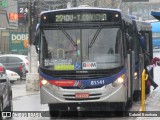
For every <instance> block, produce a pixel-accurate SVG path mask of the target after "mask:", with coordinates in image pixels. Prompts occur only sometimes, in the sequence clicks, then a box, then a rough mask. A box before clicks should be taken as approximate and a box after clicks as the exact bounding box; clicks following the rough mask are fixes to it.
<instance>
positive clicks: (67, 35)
mask: <svg viewBox="0 0 160 120" xmlns="http://www.w3.org/2000/svg"><path fill="white" fill-rule="evenodd" d="M59 29H60V30H61V31H62V32H63V33H64V34H65V36H66V37H67V38H68V40H69V41H70V42H71V43H72V44H73V45H74V46H77V44H76V43H75V42H74V40H73V39H72V38H71V36H69V34H68V33H67V32H66V31H65V30H64V29H63V28H59Z"/></svg>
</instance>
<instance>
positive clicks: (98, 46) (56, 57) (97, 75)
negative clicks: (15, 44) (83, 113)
mask: <svg viewBox="0 0 160 120" xmlns="http://www.w3.org/2000/svg"><path fill="white" fill-rule="evenodd" d="M136 26H138V24H137V23H135V24H134V23H133V21H132V19H131V18H129V17H128V18H127V17H123V16H122V13H121V10H118V9H107V8H94V7H93V8H92V7H78V8H69V9H61V10H52V11H46V12H42V13H41V15H40V22H39V25H38V26H37V30H36V40H35V43H34V44H35V46H36V50H37V52H38V53H39V74H40V96H41V104H48V105H49V110H50V114H51V116H56V115H58V113H59V111H61V110H63V111H64V110H66V111H67V110H72V109H75V108H77V107H80V108H83V110H99V109H103V110H104V109H105V108H108V103H110V104H109V105H110V106H109V107H111V108H114V109H115V110H116V111H120V110H121V111H125V108H126V106H127V105H129V106H132V103H133V100H138V99H139V95H140V94H139V92H140V89H141V83H140V80H141V73H142V70H143V68H142V67H144V66H143V64H144V63H143V58H142V57H140V56H141V54H142V50H141V48H140V45H139V44H140V42H139V40H140V39H139V38H140V36H141V34H140V33H141V31H143V32H146V31H149V32H148V35H150V32H151V29H150V30H148V29H140V30H138V29H137V28H138V27H136ZM141 26H143V25H141ZM145 27H146V25H145V26H144V28H145ZM140 28H143V27H140ZM150 28H151V27H150ZM146 34H147V32H146ZM93 108H95V109H93Z"/></svg>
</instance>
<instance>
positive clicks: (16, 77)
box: [6, 70, 20, 83]
mask: <svg viewBox="0 0 160 120" xmlns="http://www.w3.org/2000/svg"><path fill="white" fill-rule="evenodd" d="M6 74H7V77H8V79H9V81H10V82H11V83H13V82H15V81H17V80H19V79H20V76H19V75H18V73H16V72H14V71H11V70H6Z"/></svg>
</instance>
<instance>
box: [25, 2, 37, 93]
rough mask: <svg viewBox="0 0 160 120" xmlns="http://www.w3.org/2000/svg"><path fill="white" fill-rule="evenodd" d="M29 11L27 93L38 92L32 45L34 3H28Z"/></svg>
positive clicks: (34, 19) (35, 20)
mask: <svg viewBox="0 0 160 120" xmlns="http://www.w3.org/2000/svg"><path fill="white" fill-rule="evenodd" d="M28 8H29V9H28V10H29V12H28V13H29V15H28V16H29V30H28V31H29V48H28V58H29V72H28V73H27V75H26V90H27V91H38V90H39V74H38V63H37V53H36V50H35V47H34V45H33V41H34V38H35V28H36V24H37V21H38V20H37V14H36V1H33V2H31V0H30V2H28Z"/></svg>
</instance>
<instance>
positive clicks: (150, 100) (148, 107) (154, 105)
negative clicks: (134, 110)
mask: <svg viewBox="0 0 160 120" xmlns="http://www.w3.org/2000/svg"><path fill="white" fill-rule="evenodd" d="M151 89H153V88H151ZM139 111H141V109H140V110H139ZM145 112H146V114H148V116H145V117H136V119H134V120H159V119H160V87H158V88H157V89H156V90H154V91H152V92H151V93H150V95H149V96H148V97H147V99H146V104H145ZM156 115H157V116H158V117H156Z"/></svg>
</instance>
